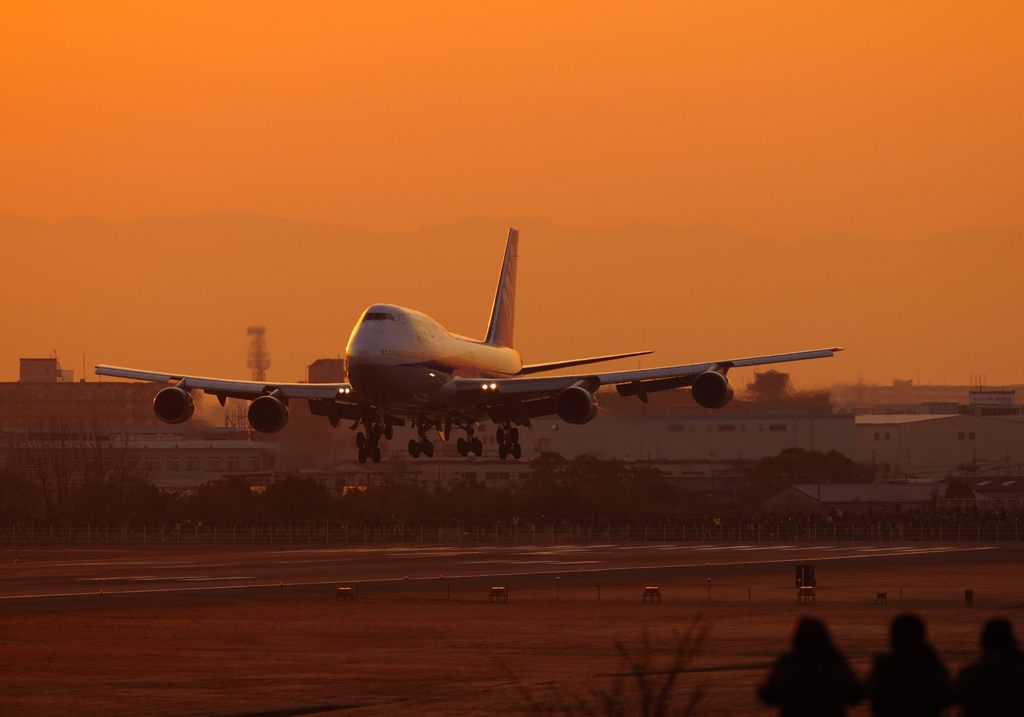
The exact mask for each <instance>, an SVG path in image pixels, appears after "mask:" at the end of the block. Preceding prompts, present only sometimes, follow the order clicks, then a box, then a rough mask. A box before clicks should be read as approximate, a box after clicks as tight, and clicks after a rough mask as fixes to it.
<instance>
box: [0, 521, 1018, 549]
mask: <svg viewBox="0 0 1024 717" xmlns="http://www.w3.org/2000/svg"><path fill="white" fill-rule="evenodd" d="M1022 523H1024V520H1021V519H1018V518H1009V519H1001V520H997V521H989V522H983V521H978V522H963V521H942V520H937V521H931V522H924V523H914V522H909V523H908V522H901V521H896V520H880V521H857V522H847V523H840V522H831V523H818V522H814V521H803V520H801V521H792V520H782V519H780V520H774V521H773V520H764V521H742V522H736V523H729V522H727V521H720V522H717V523H716V522H711V523H708V524H705V523H685V522H625V523H593V522H583V521H580V522H575V521H572V522H560V523H552V522H548V523H526V522H520V523H511V524H510V523H482V522H465V523H462V522H454V523H451V524H447V523H446V524H443V525H438V524H426V523H423V524H409V523H359V524H354V523H288V524H266V523H264V524H258V525H250V524H217V523H215V524H210V523H173V524H113V523H89V524H81V525H80V524H71V523H62V524H37V523H17V522H14V523H10V524H9V525H7V526H6V528H7V529H6V531H5V535H4V536H3V537H2V538H0V540H2V541H3V542H5V543H6V544H8V545H11V546H14V545H26V546H46V545H54V546H57V545H62V546H69V545H117V544H120V545H154V546H157V545H167V546H172V545H188V544H192V545H236V546H243V545H302V544H307V545H314V544H315V545H323V546H328V545H331V546H344V545H353V546H356V545H369V544H376V545H507V546H515V545H524V546H526V545H576V544H579V545H588V544H590V545H592V544H598V543H624V544H647V543H694V544H716V543H717V544H726V543H730V544H780V543H784V544H800V543H822V542H837V543H838V542H855V543H870V542H880V543H908V542H1006V541H1012V542H1019V541H1020V540H1021V539H1022V538H1024V525H1022Z"/></svg>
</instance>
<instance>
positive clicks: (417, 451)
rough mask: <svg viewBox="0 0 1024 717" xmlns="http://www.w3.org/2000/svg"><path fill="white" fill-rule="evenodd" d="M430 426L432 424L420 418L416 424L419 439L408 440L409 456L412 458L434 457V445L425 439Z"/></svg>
mask: <svg viewBox="0 0 1024 717" xmlns="http://www.w3.org/2000/svg"><path fill="white" fill-rule="evenodd" d="M431 426H432V424H431V423H430V422H429V421H428V420H427V419H425V418H423V417H422V416H421V417H420V419H419V420H418V421H417V422H416V432H417V433H418V434H419V438H410V439H409V455H410V456H412V457H413V458H419V457H420V455H423V456H426V457H427V458H433V457H434V444H433V443H431V441H430V439H429V438H427V431H428V430H429V429H430V428H431Z"/></svg>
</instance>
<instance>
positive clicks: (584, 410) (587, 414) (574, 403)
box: [555, 386, 597, 425]
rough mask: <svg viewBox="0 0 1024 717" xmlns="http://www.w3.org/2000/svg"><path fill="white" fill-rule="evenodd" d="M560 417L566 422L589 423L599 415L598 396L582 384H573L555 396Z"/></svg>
mask: <svg viewBox="0 0 1024 717" xmlns="http://www.w3.org/2000/svg"><path fill="white" fill-rule="evenodd" d="M555 404H556V405H557V407H558V417H559V418H561V419H562V420H563V421H565V422H566V423H575V424H577V425H579V424H583V423H589V422H590V421H591V420H593V418H594V416H596V415H597V398H596V397H595V396H594V394H592V393H591V392H590V391H588V390H587V389H585V388H582V387H581V386H571V387H569V388H567V389H565V390H564V391H562V392H561V393H560V394H558V396H557V397H555Z"/></svg>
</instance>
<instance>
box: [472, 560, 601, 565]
mask: <svg viewBox="0 0 1024 717" xmlns="http://www.w3.org/2000/svg"><path fill="white" fill-rule="evenodd" d="M607 562H608V561H607V560H463V561H462V562H461V563H460V565H597V564H599V563H607Z"/></svg>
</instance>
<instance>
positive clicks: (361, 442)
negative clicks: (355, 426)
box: [356, 431, 366, 448]
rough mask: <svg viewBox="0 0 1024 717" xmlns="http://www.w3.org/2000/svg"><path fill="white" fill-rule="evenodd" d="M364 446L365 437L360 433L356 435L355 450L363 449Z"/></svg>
mask: <svg viewBox="0 0 1024 717" xmlns="http://www.w3.org/2000/svg"><path fill="white" fill-rule="evenodd" d="M365 446H366V436H365V435H364V434H363V432H362V431H360V432H359V433H357V434H356V448H363V447H365Z"/></svg>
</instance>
